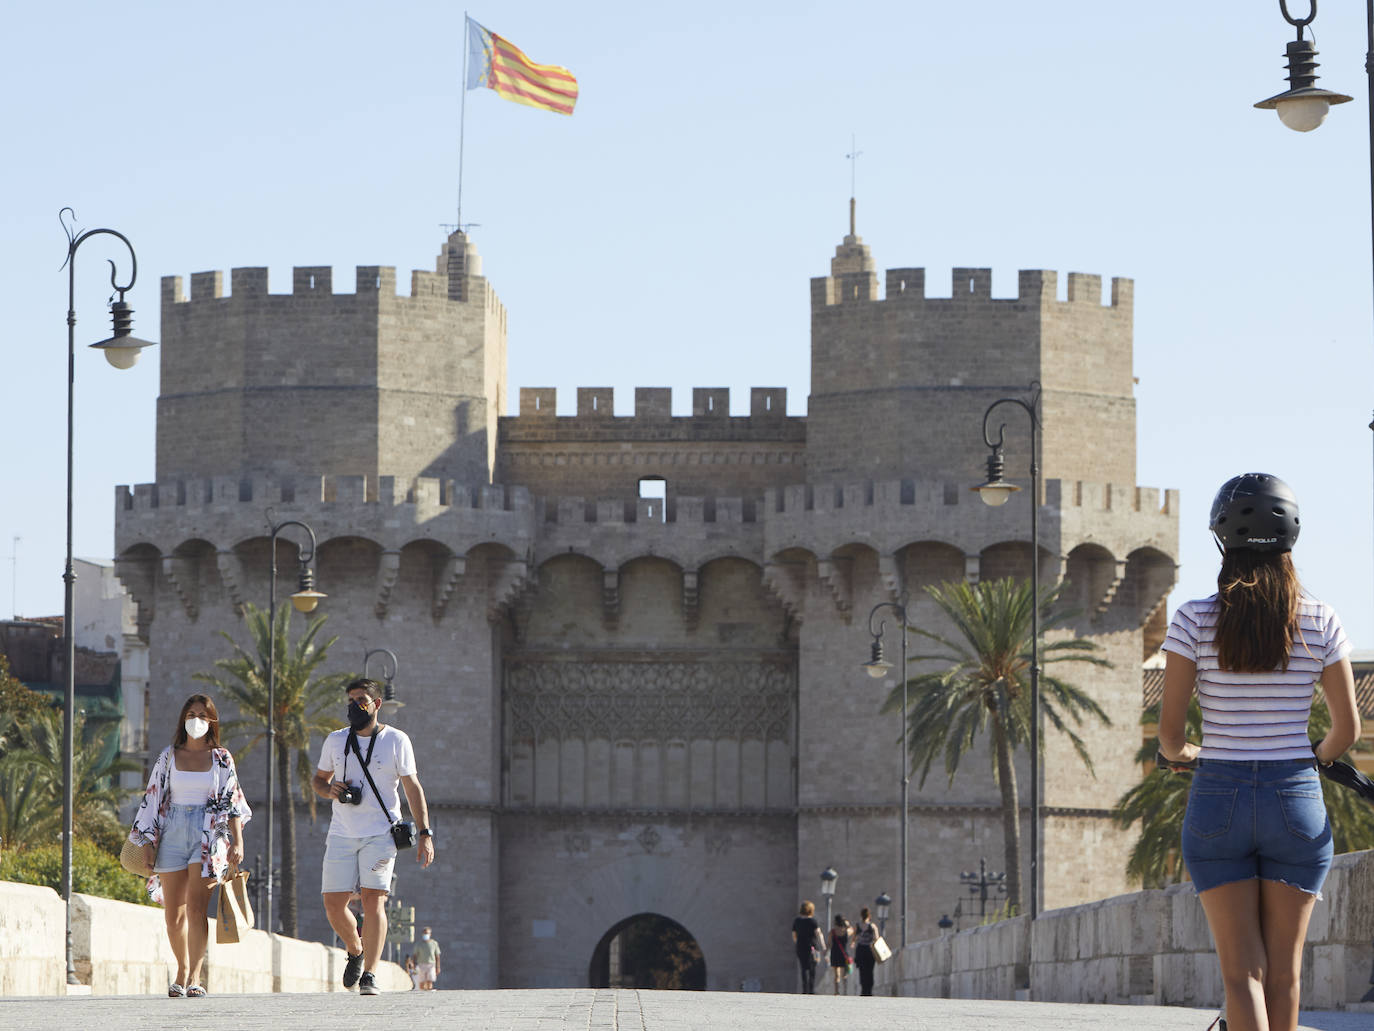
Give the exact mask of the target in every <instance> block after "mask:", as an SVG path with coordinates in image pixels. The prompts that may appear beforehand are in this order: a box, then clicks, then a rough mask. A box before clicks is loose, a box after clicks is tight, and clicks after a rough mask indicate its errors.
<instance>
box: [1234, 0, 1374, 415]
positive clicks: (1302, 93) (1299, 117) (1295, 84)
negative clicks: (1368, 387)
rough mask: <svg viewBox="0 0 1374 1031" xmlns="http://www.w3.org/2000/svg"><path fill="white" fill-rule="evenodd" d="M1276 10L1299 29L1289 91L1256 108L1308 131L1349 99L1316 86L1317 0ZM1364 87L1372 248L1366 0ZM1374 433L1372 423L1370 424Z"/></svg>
mask: <svg viewBox="0 0 1374 1031" xmlns="http://www.w3.org/2000/svg"><path fill="white" fill-rule="evenodd" d="M1279 10H1280V11H1281V12H1282V13H1283V18H1284V21H1286V22H1288V24H1289V25H1292V26H1293V27H1294V28H1295V29H1297V30H1298V38H1297V39H1295V40H1294V41H1293V42H1291V43H1289V44H1288V47H1287V57H1288V82H1289V86H1290V88H1289V89H1287V90H1285V91H1284V92H1283V93H1279V94H1276V95H1275V96H1272V97H1269V98H1268V99H1267V100H1261V101H1260V102H1259V103H1258V104H1256V105H1255V106H1256V107H1258V108H1261V109H1264V110H1269V109H1273V110H1274V111H1275V112H1277V114H1278V116H1279V119H1280V120H1281V121H1282V122H1283V124H1284V125H1286V126H1288V128H1290V129H1293V130H1296V131H1297V132H1311V131H1312V130H1313V129H1315V128H1316V127H1317V126H1319V125H1321V124H1322V122H1323V121H1325V120H1326V113H1327V111H1329V110H1330V108H1331V105H1332V104H1344V103H1345V102H1346V101H1347V100H1350V99H1351V98H1350V97H1347V96H1346V95H1345V94H1344V93H1332V92H1330V91H1329V90H1324V89H1319V88H1317V86H1316V85H1315V83H1316V81H1317V75H1316V73H1315V71H1314V69H1316V68H1317V62H1316V61H1315V60H1314V58H1315V57H1316V56H1317V51H1316V50H1315V49H1314V48H1313V46H1312V41H1311V40H1306V39H1303V29H1305V28H1306V27H1307V26H1308V25H1310V24H1311V23H1312V20H1313V19H1314V18H1316V17H1317V0H1312V7H1311V10H1310V11H1309V13H1308V15H1307V17H1306V18H1294V17H1293V16H1292V15H1290V14H1289V13H1288V4H1287V3H1286V2H1285V0H1279ZM1364 26H1365V58H1364V70H1365V80H1366V83H1365V86H1366V89H1367V90H1368V94H1369V104H1368V108H1369V112H1368V114H1369V194H1370V220H1371V221H1370V246H1371V248H1374V0H1365V5H1364ZM1369 428H1370V429H1371V430H1374V422H1371V423H1370V424H1369Z"/></svg>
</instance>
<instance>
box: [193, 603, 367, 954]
mask: <svg viewBox="0 0 1374 1031" xmlns="http://www.w3.org/2000/svg"><path fill="white" fill-rule="evenodd" d="M293 611H294V610H293V609H292V607H291V606H290V605H286V606H283V607H282V608H281V609H280V610H279V611H278V612H277V623H276V626H275V627H274V628H271V630H270V632H269V628H268V625H267V613H266V612H264V611H263V610H262V609H259V608H257V607H256V606H254V605H251V604H249V605H245V606H244V612H243V620H244V622H245V623H246V624H247V626H248V636H249V638H250V641H251V645H252V650H251V651H250V650H249V649H246V648H244V647H242V646H241V645H240V644H239V643H238V642H237V641H235V640H234V639H233V638H232V637H231V636H230V635H229V634H228V633H226V632H224V631H220V636H222V637H223V638H224V639H225V640H226V641H228V642H229V644H230V646H231V647H232V648H233V650H234V654H233V655H232V656H230V657H229V658H227V659H216V660H215V668H216V669H218V670H219V671H221V672H222V673H224V674H226V676H223V677H221V676H218V675H216V674H215V673H209V672H206V673H194V674H192V679H194V680H198V681H200V682H202V683H204V684H208V685H210V686H211V687H213V688H214V689H215V690H217V691H219V692H221V693H222V694H223V695H224V696H225V697H227V698H229V699H231V700H232V701H233V702H234V703H235V704H236V705H237V706H238V710H239V713H240V716H241V718H240V719H236V720H229V721H226V722H225V723H223V724H222V725H221V728H220V729H221V730H222V731H223V733H224V735H225V736H226V738H227V737H230V736H234V737H239V738H244V737H246V738H247V741H246V742H245V743H244V745H243V747H242V749H241V750H240V755H241V756H246V755H248V754H249V753H250V752H251V751H252V750H253V748H254V747H255V746H256V745H258V743H259V742H261V741H263V740H264V739H265V738H266V737H267V657H268V654H269V653H268V648H269V646H270V647H272V648H273V649H274V653H273V661H274V664H275V674H276V676H275V690H274V692H273V699H272V700H273V708H274V709H275V713H274V715H273V732H274V737H275V738H276V743H277V779H278V780H280V781H281V786H282V799H281V800H282V805H281V807H280V813H281V842H282V848H281V894H282V900H281V924H282V930H283V932H284V933H286V934H287V935H288V936H290V937H293V938H294V937H295V935H296V912H297V911H296V805H295V795H294V794H293V792H292V791H291V784H292V778H291V776H290V771H291V768H292V765H293V759H294V766H295V770H296V776H295V784H296V786H298V787H299V788H300V791H301V794H302V796H303V797H304V798H305V800H306V801H307V802H308V804H309V806H310V819H311V820H312V821H313V820H314V819H315V793H314V791H312V790H311V788H310V779H311V777H312V776H313V774H314V763H313V761H312V760H311V757H310V743H311V738H312V736H313V735H316V734H318V735H319V736H320V737H321V738H323V737H324V735H326V734H328V733H329V732H330V731H333V730H337V729H338V728H339V727H341V726H343V722H342V721H341V720H339V719H337V718H336V717H334V716H332V715H330V713H333V712H337V711H338V709H339V706H340V700H341V699H342V698H343V693H344V686H345V685H346V684H347V683H348V681H350V680H351V679H353V678H354V677H355V676H356V674H354V673H329V674H325V675H324V676H316V673H317V671H318V670H319V668H320V666H321V665H323V663H324V661H325V659H326V657H327V656H328V654H329V649H330V646H331V645H333V644H334V642H335V641H337V640H338V638H337V637H331V638H329V640H327V641H325V642H324V643H323V644H319V645H317V644H316V643H315V639H316V637H317V636H318V635H319V633H320V628H321V627H323V626H324V623H325V621H326V620H327V619H328V618H329V617H328V616H316V617H315V618H314V619H311V620H310V621H309V622H308V623H307V624H306V627H305V632H304V633H303V634H301V636H300V638H299V639H298V640H297V641H296V642H295V644H292V643H291V641H290V633H289V631H290V627H291V614H292V612H293ZM269 642H270V645H269ZM267 858H268V865H269V867H270V865H271V860H272V857H271V856H268V857H267Z"/></svg>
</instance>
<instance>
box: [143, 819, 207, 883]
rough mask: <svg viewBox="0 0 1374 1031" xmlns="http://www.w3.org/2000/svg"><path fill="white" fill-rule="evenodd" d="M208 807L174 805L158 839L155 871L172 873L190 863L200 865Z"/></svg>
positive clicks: (202, 856)
mask: <svg viewBox="0 0 1374 1031" xmlns="http://www.w3.org/2000/svg"><path fill="white" fill-rule="evenodd" d="M204 851H205V806H203V805H173V806H171V807H169V808H168V810H167V818H166V820H164V821H163V823H162V837H160V838H158V840H157V858H156V859H154V860H153V872H154V873H172V872H174V871H179V870H185V869H186V868H187V867H188V866H200V864H201V863H202V862H204V859H205V855H204Z"/></svg>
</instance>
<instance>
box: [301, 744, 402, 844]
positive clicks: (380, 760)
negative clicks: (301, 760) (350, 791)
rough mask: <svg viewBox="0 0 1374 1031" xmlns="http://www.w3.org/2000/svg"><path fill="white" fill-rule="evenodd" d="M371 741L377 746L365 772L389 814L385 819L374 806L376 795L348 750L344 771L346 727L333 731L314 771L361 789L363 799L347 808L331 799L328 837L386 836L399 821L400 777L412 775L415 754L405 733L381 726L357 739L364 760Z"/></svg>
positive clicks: (351, 751) (351, 752) (377, 806)
mask: <svg viewBox="0 0 1374 1031" xmlns="http://www.w3.org/2000/svg"><path fill="white" fill-rule="evenodd" d="M373 738H376V741H377V743H376V745H375V746H374V747H373V749H372V759H371V760H370V761H369V762H368V764H367V769H368V772H369V773H371V774H372V780H373V782H374V783H375V784H376V785H377V790H378V791H379V792H380V793H381V796H382V801H383V802H385V803H386V805H387V808H388V809H389V810H390V812H391V815H390V816H387V814H386V813H384V812H382V807H381V806H380V805H378V804H377V796H376V795H374V794H373V793H372V788H370V787H368V784H367V778H366V777H365V776H363V768H362V764H361V763H359V762H358V756H357V755H356V754H355V753H354V752H353V750H352V749H348V761H347V770H346V772H345V762H344V750H345V748H347V745H348V728H347V727H345V728H343V729H342V730H336V731H334V732H333V733H332V734H330V735H329V736H328V737H326V738H325V739H324V746H323V747H322V748H321V749H320V761H319V763H317V764H316V768H317V769H318V770H319V771H320V772H321V773H328V774H329V779H330V780H331V781H335V780H342V781H346V782H347V783H349V784H351V785H352V786H353V787H360V788H362V790H363V800H362V803H361V804H359V805H347V804H345V803H343V802H340V801H339V800H338V799H335V800H334V806H333V816H332V817H331V819H330V821H329V837H331V838H370V837H373V836H374V835H377V834H386V833H387V832H388V831H390V830H391V824H392V822H393V821H394V820H399V819H400V818H401V792H400V784H401V778H402V777H413V776H414V775H415V752H414V750H413V749H412V748H411V746H410V738H409V737H408V736H407V735H406V733H405V731H403V730H397V729H396V728H395V727H381V728H379V729H377V730H376V731H374V732H373V733H372V734H370V735H368V736H367V737H360V738H358V748H359V749H361V750H362V753H363V757H364V758H366V757H367V749H368V745H369V744H370V743H371V741H372V739H373Z"/></svg>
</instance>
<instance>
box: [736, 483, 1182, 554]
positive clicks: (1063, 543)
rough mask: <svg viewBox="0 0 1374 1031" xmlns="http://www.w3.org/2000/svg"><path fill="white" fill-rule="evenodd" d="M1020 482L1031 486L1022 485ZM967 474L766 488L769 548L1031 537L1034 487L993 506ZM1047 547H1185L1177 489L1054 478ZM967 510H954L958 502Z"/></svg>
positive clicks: (1048, 490) (885, 547) (1047, 505)
mask: <svg viewBox="0 0 1374 1031" xmlns="http://www.w3.org/2000/svg"><path fill="white" fill-rule="evenodd" d="M1022 486H1023V487H1024V486H1027V485H1026V484H1024V483H1023V484H1022ZM969 487H970V484H969V483H952V482H943V481H935V480H880V481H866V482H863V483H850V484H805V485H796V486H789V487H784V488H781V489H774V488H770V489H768V490H766V491H765V492H764V500H763V511H764V514H763V516H762V517H761V521H762V522H763V523H764V526H765V528H766V536H767V546H766V550H767V551H768V553H769V554H773V553H776V552H778V551H781V550H783V549H785V548H788V547H801V548H805V549H806V550H809V551H812V552H813V553H815V554H818V555H819V554H830V553H831V552H833V551H834V550H835V549H837V548H840V547H842V546H844V545H845V544H850V543H866V544H869V545H870V546H871V547H874V548H875V549H876V550H878V551H879V552H880V553H881V552H895V551H897V550H898V549H900V548H902V547H904V546H906V545H907V544H910V543H914V542H916V541H920V540H923V539H929V540H940V541H944V542H945V543H948V544H951V545H954V546H956V547H959V548H961V549H962V550H964V551H965V552H966V553H967V554H977V553H978V552H979V551H980V550H981V549H982V548H984V547H986V546H987V545H988V544H992V543H1000V542H1005V541H1018V540H1025V539H1027V538H1028V536H1029V529H1030V509H1029V505H1030V491H1029V490H1025V489H1023V490H1021V491H1019V492H1018V493H1016V494H1014V495H1012V497H1011V499H1010V500H1009V501H1008V502H1007V504H1006V505H1004V506H1002V507H1000V508H991V507H989V506H987V505H985V504H983V503H982V501H981V500H980V499H979V498H978V497H977V495H976V494H975V493H974V492H973V491H971V490H970V489H969ZM1043 491H1044V501H1043V507H1042V509H1041V522H1040V546H1041V547H1042V548H1045V549H1048V550H1049V551H1051V552H1053V553H1058V554H1061V555H1062V554H1067V553H1068V552H1069V551H1071V550H1072V549H1073V548H1074V547H1076V546H1078V545H1079V544H1082V543H1087V542H1092V543H1097V544H1100V545H1101V546H1102V547H1104V548H1106V549H1107V550H1108V551H1110V552H1112V553H1113V554H1116V555H1118V556H1120V557H1123V558H1124V557H1125V556H1126V555H1128V554H1130V553H1131V552H1133V551H1136V550H1138V549H1140V548H1142V547H1148V548H1153V549H1154V550H1156V551H1159V552H1162V553H1163V554H1165V555H1169V556H1174V555H1177V553H1178V491H1176V490H1165V491H1163V492H1162V494H1161V491H1160V490H1159V489H1158V488H1154V487H1138V486H1135V485H1126V484H1110V483H1087V482H1079V481H1064V480H1058V479H1051V480H1046V481H1045V482H1044V483H1043ZM956 507H957V508H958V509H959V511H957V512H954V511H952V510H953V509H955V508H956Z"/></svg>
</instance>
